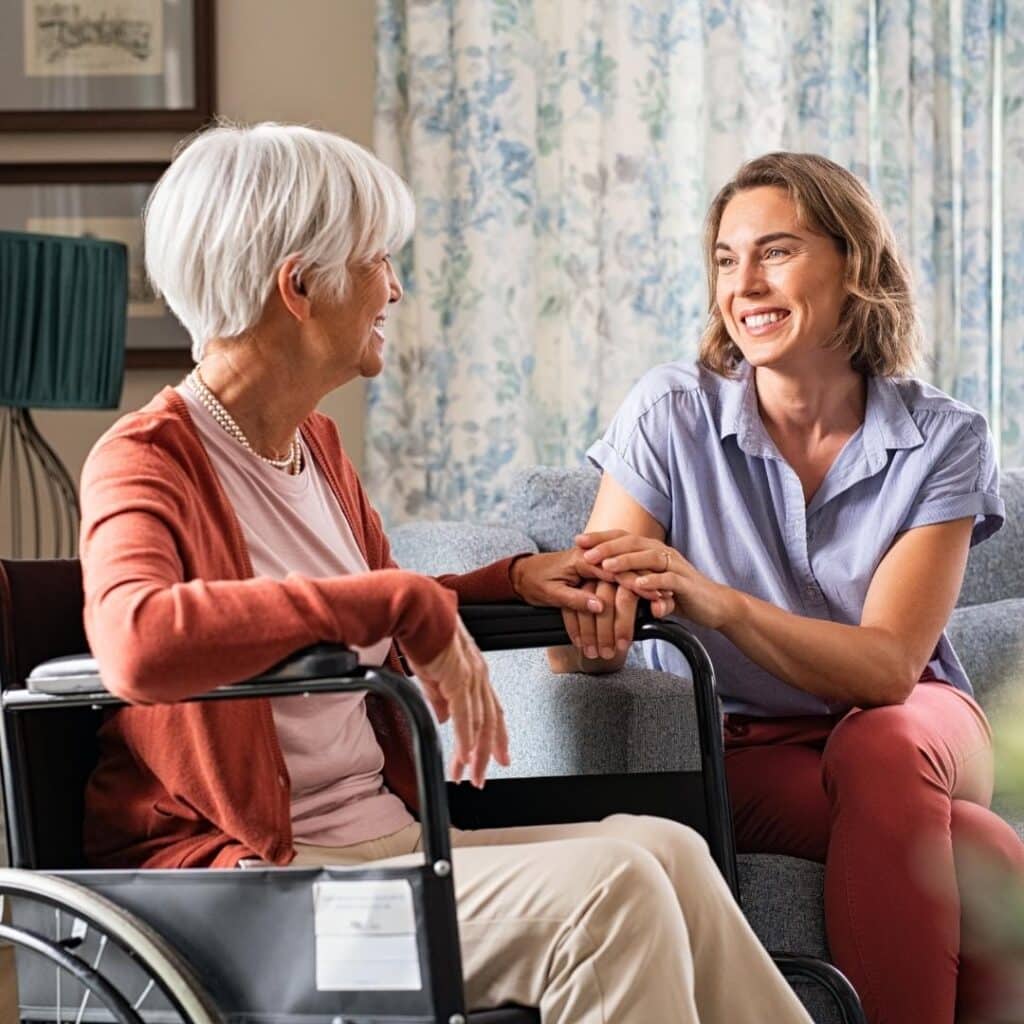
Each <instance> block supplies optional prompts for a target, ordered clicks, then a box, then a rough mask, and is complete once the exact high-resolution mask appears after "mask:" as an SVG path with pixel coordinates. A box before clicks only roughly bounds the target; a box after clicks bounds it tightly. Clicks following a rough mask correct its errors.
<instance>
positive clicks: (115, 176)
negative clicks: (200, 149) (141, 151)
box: [0, 161, 192, 370]
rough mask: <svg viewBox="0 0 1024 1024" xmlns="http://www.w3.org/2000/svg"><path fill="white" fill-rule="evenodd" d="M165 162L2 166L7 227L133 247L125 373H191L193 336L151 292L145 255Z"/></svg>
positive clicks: (1, 205)
mask: <svg viewBox="0 0 1024 1024" xmlns="http://www.w3.org/2000/svg"><path fill="white" fill-rule="evenodd" d="M166 169H167V163H166V161H137V162H133V163H84V164H74V163H36V164H0V228H3V229H8V230H14V231H39V232H41V233H43V234H65V233H67V234H82V233H84V232H83V231H82V228H83V227H84V228H85V229H86V230H88V231H90V232H95V234H96V235H97V236H98V237H111V238H114V239H115V240H117V241H121V242H124V243H125V244H126V245H127V246H128V263H129V278H130V281H129V305H128V332H127V334H128V339H127V348H126V350H125V368H126V369H130V370H151V369H188V368H189V367H190V366H191V365H192V356H191V354H190V344H191V342H190V339H189V336H188V332H187V331H186V330H185V328H184V327H182V326H181V324H180V323H178V321H177V320H176V319H175V317H174V315H173V314H172V313H171V312H170V311H169V310H167V309H166V308H164V307H163V306H162V304H161V303H160V302H159V300H158V299H156V298H155V296H153V295H152V294H151V293H150V292H148V285H147V283H146V281H145V275H144V271H143V257H142V251H141V224H142V209H143V206H144V204H145V201H146V197H147V196H148V195H149V192H150V191H151V189H152V186H153V185H154V184H155V183H156V181H157V179H158V178H159V177H160V175H161V174H163V172H164V171H165V170H166Z"/></svg>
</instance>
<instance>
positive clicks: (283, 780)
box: [277, 775, 288, 789]
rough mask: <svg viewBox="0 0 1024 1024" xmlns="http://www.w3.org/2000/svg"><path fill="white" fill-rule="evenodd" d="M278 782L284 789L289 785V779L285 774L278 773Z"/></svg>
mask: <svg viewBox="0 0 1024 1024" xmlns="http://www.w3.org/2000/svg"><path fill="white" fill-rule="evenodd" d="M277 784H278V785H279V786H280V787H281V788H282V789H284V788H285V786H287V785H288V780H287V779H286V778H285V777H284V776H283V775H278V777H277Z"/></svg>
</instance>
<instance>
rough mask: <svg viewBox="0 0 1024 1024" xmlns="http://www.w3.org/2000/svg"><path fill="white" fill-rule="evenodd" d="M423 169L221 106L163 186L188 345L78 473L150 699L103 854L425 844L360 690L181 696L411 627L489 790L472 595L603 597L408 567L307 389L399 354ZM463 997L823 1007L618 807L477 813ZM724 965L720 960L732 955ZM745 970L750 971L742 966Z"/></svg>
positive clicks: (169, 861) (116, 793) (568, 600)
mask: <svg viewBox="0 0 1024 1024" xmlns="http://www.w3.org/2000/svg"><path fill="white" fill-rule="evenodd" d="M411 223H412V207H411V201H410V198H409V195H408V192H407V190H406V188H405V186H404V185H403V184H402V182H401V181H400V180H399V179H398V178H397V177H396V176H395V175H394V174H393V173H392V172H391V171H389V170H388V169H387V168H386V167H384V166H383V165H382V164H380V163H379V162H378V161H377V160H375V159H374V158H373V157H372V156H370V155H369V154H368V153H366V152H365V151H363V150H362V149H360V148H359V147H358V146H356V145H354V144H353V143H351V142H348V141H346V140H345V139H342V138H338V137H337V136H334V135H329V134H326V133H323V132H317V131H313V130H311V129H307V128H299V127H285V126H279V125H258V126H256V127H253V128H248V129H246V128H234V127H219V128H216V129H213V130H211V131H209V132H206V133H204V134H202V135H200V136H198V137H197V138H196V139H195V140H194V141H193V142H192V143H191V144H190V145H189V146H188V147H187V148H185V149H184V151H183V152H181V153H180V154H179V155H178V156H177V158H176V159H175V161H174V162H173V163H172V165H171V167H170V169H169V170H168V171H167V173H166V174H165V175H164V177H163V178H162V179H161V181H160V182H159V183H158V185H157V186H156V189H155V191H154V193H153V196H152V198H151V200H150V203H149V206H148V209H147V214H146V250H147V259H148V268H149V273H150V276H151V278H152V280H153V283H154V285H155V286H156V288H157V289H158V290H159V291H160V292H161V293H162V294H163V296H164V297H165V298H166V300H167V302H168V304H169V305H170V306H171V308H172V309H173V310H174V312H175V314H176V315H177V316H178V317H179V318H180V319H181V321H182V322H183V323H184V324H185V326H186V327H187V328H188V330H189V332H190V334H191V336H192V338H193V352H194V355H195V358H196V361H197V366H196V368H195V369H194V370H193V372H192V373H190V374H189V376H188V377H187V378H186V380H185V381H184V382H182V384H180V385H179V386H178V387H176V388H167V389H165V390H164V391H163V392H161V393H160V394H159V395H157V396H156V397H155V398H154V399H153V400H152V401H151V402H150V403H149V404H148V405H147V406H146V407H145V408H143V409H141V410H139V411H138V412H135V413H132V414H130V415H128V416H126V417H125V418H124V419H122V420H121V421H120V422H119V423H117V424H116V425H115V426H114V427H113V428H112V429H111V430H110V431H109V432H108V433H107V434H106V435H105V436H104V437H103V438H102V439H101V440H100V441H99V443H98V444H97V445H96V447H95V449H94V450H93V452H92V453H91V455H90V457H89V460H88V463H87V465H86V468H85V472H84V477H83V485H82V504H83V520H84V522H83V534H82V561H83V569H84V574H85V588H86V609H85V615H86V628H87V631H88V635H89V640H90V643H91V644H92V647H93V650H94V652H95V655H96V657H97V658H98V660H99V663H100V666H101V670H102V672H103V676H104V680H105V681H106V683H107V684H108V686H109V687H110V688H111V689H112V690H113V691H114V692H115V693H118V694H119V695H121V696H122V697H124V698H126V699H127V700H128V701H129V702H131V703H132V704H133V705H150V706H134V707H129V708H126V709H124V710H121V711H118V712H117V713H116V714H114V715H113V716H112V717H111V718H110V719H109V720H108V721H107V723H106V724H105V726H104V728H103V731H102V736H101V755H100V761H99V766H98V767H97V769H96V772H95V774H94V776H93V778H92V780H91V784H90V786H89V790H88V794H87V837H86V838H87V849H88V853H89V856H90V858H91V860H92V861H93V863H95V864H97V865H101V866H107V867H123V866H143V867H145V866H153V867H158V866H159V867H173V866H182V867H200V866H215V867H232V866H234V865H236V864H238V863H239V861H242V860H244V859H247V858H256V859H259V860H262V861H265V862H269V863H272V864H280V865H284V864H304V865H311V864H323V863H333V864H337V863H341V864H359V863H365V862H368V861H377V860H382V859H392V860H393V859H394V858H403V857H406V858H410V857H413V856H415V855H416V851H417V850H418V849H419V843H420V826H419V824H418V823H417V822H416V820H415V818H414V816H413V813H412V811H411V809H410V808H411V806H412V804H411V800H412V794H413V787H412V785H411V782H412V773H411V759H410V752H409V750H408V749H407V747H406V745H405V743H404V742H403V739H402V737H403V733H402V732H401V731H400V730H399V729H397V728H396V727H395V723H393V722H389V721H388V720H387V715H386V709H383V708H378V707H375V706H371V703H370V702H369V701H367V700H366V699H364V697H362V696H358V695H335V696H319V697H313V698H310V699H308V700H296V699H288V698H280V699H275V700H252V701H246V702H244V703H239V702H231V703H226V702H225V703H222V702H213V703H174V702H175V701H177V700H179V699H180V698H183V697H187V696H189V695H191V694H198V693H202V692H203V691H204V690H208V689H210V688H212V687H215V686H218V685H220V684H223V683H228V682H231V681H233V680H237V679H239V678H243V677H245V676H248V675H251V674H253V673H256V672H259V671H260V670H262V669H265V668H267V667H268V666H269V665H271V664H273V663H274V662H276V661H278V660H279V659H280V658H282V657H284V656H285V655H287V654H288V653H289V652H291V651H294V650H295V649H296V648H299V647H302V646H304V645H306V644H310V643H314V642H317V641H328V642H333V643H343V644H347V645H349V646H351V647H354V648H356V649H357V650H358V651H359V652H360V655H361V657H362V658H363V660H364V661H365V662H367V663H371V664H381V663H382V662H383V663H387V664H388V665H390V666H391V667H392V668H395V669H397V668H398V661H397V659H396V654H395V645H398V646H400V647H401V649H402V650H403V652H404V653H405V655H406V657H407V658H408V661H409V663H410V665H411V666H412V667H413V668H414V670H415V672H416V674H417V676H418V677H419V678H420V680H421V682H422V684H423V687H424V691H425V693H426V696H427V699H428V700H429V701H430V703H431V704H432V706H433V707H434V709H435V711H436V712H437V714H438V717H439V718H440V719H442V720H444V719H446V718H447V717H449V715H450V716H451V718H452V720H453V724H454V731H455V737H456V745H455V755H454V765H453V771H454V774H455V775H456V777H458V776H459V775H460V774H461V773H462V771H463V769H464V768H466V767H468V768H469V770H470V774H471V777H472V779H473V780H474V782H475V783H476V784H477V785H481V784H482V783H483V779H484V773H485V770H486V766H487V763H488V760H489V758H490V757H492V756H493V757H494V758H495V759H496V760H497V761H499V762H501V763H507V762H508V741H507V738H506V735H505V727H504V724H503V720H502V714H501V708H500V704H499V701H498V698H497V696H496V694H495V693H494V691H493V690H492V689H491V686H490V683H489V681H488V677H487V669H486V665H485V663H484V661H483V659H482V657H481V655H480V653H479V651H478V650H477V649H476V647H475V646H474V644H473V641H472V640H471V638H470V637H469V636H468V634H467V633H466V631H465V629H464V628H463V627H462V625H461V624H460V621H459V618H458V614H457V607H456V605H457V602H458V601H459V600H473V601H481V600H488V599H491V600H498V599H514V598H516V597H521V598H523V599H525V600H528V601H532V602H536V603H551V604H561V605H563V606H570V607H573V608H576V609H579V610H585V609H586V608H587V607H588V605H589V606H590V607H595V606H596V607H598V608H599V605H594V604H590V603H591V602H596V600H597V599H595V598H594V597H592V596H591V595H588V594H587V593H586V592H584V591H582V590H580V589H578V588H577V585H578V584H579V582H580V579H581V574H585V573H586V563H585V562H584V561H583V560H582V558H581V557H580V555H579V553H578V552H577V553H575V554H574V553H571V552H570V553H566V554H554V555H546V556H532V557H523V558H518V559H514V560H512V559H510V560H507V561H504V562H499V563H497V564H495V565H491V566H488V567H486V568H484V569H481V570H478V571H477V572H474V573H470V574H468V575H465V576H453V577H442V578H440V579H437V580H435V579H429V578H427V577H424V576H419V575H416V574H414V573H411V572H403V571H402V570H401V569H399V568H398V567H397V566H396V565H395V563H394V561H393V560H392V559H391V556H390V554H389V552H388V543H387V539H386V537H385V536H384V534H383V532H382V530H381V525H380V520H379V519H378V517H377V515H376V513H375V512H374V511H373V508H372V507H371V505H370V503H369V501H368V499H367V497H366V495H365V493H364V492H363V490H362V488H361V486H360V483H359V480H358V478H357V476H356V474H355V471H354V470H353V468H352V465H351V463H350V462H349V461H348V459H347V458H346V456H345V454H344V452H343V450H342V447H341V443H340V441H339V438H338V434H337V431H336V429H335V427H334V425H333V423H331V421H330V420H328V419H327V418H326V417H324V416H322V415H320V414H318V413H316V411H315V409H316V405H317V403H318V402H319V401H320V399H321V398H323V397H324V395H326V394H327V393H328V392H330V391H332V390H334V389H335V388H337V387H339V386H341V385H342V384H344V383H346V382H347V381H350V380H353V379H355V378H357V377H372V376H374V375H376V374H378V373H380V372H381V369H382V366H383V351H384V335H383V330H382V329H383V325H384V322H385V319H386V316H387V309H388V306H389V305H390V304H391V303H394V302H397V301H398V300H399V299H400V298H401V295H402V289H401V286H400V284H399V282H398V279H397V278H396V276H395V272H394V269H393V268H392V265H391V261H390V258H389V255H388V253H389V250H391V249H393V248H395V247H397V246H399V245H401V244H402V243H403V242H404V241H405V240H406V238H407V237H408V235H409V232H410V228H411ZM453 845H454V846H456V847H457V849H456V851H455V855H454V867H455V872H454V874H455V880H456V890H457V898H458V904H459V917H460V923H461V935H462V943H463V962H464V965H465V974H466V985H467V998H468V999H469V1001H470V1003H471V1005H475V1006H480V1007H483V1006H494V1005H498V1004H501V1003H504V1002H517V1003H522V1004H528V1005H536V1006H539V1007H540V1008H541V1012H542V1015H543V1017H544V1020H545V1021H549V1022H565V1024H569V1022H573V1024H584V1022H587V1024H589V1022H594V1024H598V1022H605V1021H614V1022H615V1024H626V1022H633V1021H635V1022H637V1024H640V1022H643V1024H649V1022H651V1021H659V1022H661V1021H664V1022H670V1021H678V1022H688V1024H689V1022H696V1021H698V1020H700V1021H705V1022H708V1021H718V1022H726V1021H728V1022H729V1024H735V1022H750V1024H753V1022H755V1021H763V1020H772V1021H802V1022H806V1021H807V1020H808V1018H807V1016H806V1014H805V1013H804V1012H803V1010H802V1008H801V1007H800V1004H799V1003H798V1002H797V1001H796V999H795V997H794V996H793V995H792V993H791V992H790V991H789V989H788V988H787V986H786V984H785V982H784V981H783V979H782V978H781V976H780V975H779V974H778V973H777V972H776V971H775V969H774V967H773V965H772V963H771V961H770V959H769V958H768V956H767V955H766V954H765V952H764V951H763V950H762V949H761V947H760V946H759V945H758V943H757V940H756V939H755V937H754V936H753V934H752V932H751V931H750V929H749V928H748V926H747V925H746V923H745V921H744V919H743V917H742V915H741V914H740V912H739V909H738V908H737V906H736V905H735V903H734V902H733V900H732V899H731V897H730V894H729V892H728V889H727V888H726V886H725V885H724V883H723V881H722V879H721V877H720V876H719V874H718V872H717V871H716V869H715V866H714V864H713V863H712V861H711V860H710V859H709V856H708V853H707V849H706V846H705V845H704V843H703V841H702V840H701V839H699V837H696V836H695V835H694V833H692V832H691V831H690V830H688V829H686V828H684V827H683V826H681V825H678V824H675V823H673V822H667V821H661V820H658V819H652V818H631V817H628V816H625V815H621V816H616V817H613V818H610V819H608V820H606V821H604V822H599V823H594V824H585V825H572V826H561V827H551V828H527V829H509V830H498V831H489V832H471V833H459V832H456V833H455V834H454V836H453ZM722 964H728V965H729V968H730V970H729V972H728V974H726V972H724V971H722V970H721V965H722ZM737 971H741V972H742V977H743V978H744V984H743V985H742V986H739V985H734V984H729V983H728V981H727V980H726V979H727V978H728V977H729V976H735V974H736V972H737Z"/></svg>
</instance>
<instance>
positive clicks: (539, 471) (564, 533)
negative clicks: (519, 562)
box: [499, 466, 601, 551]
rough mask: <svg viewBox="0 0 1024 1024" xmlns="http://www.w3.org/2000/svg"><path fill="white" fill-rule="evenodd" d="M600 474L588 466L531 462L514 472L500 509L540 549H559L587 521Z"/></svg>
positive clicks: (571, 539)
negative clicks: (571, 466) (526, 466)
mask: <svg viewBox="0 0 1024 1024" xmlns="http://www.w3.org/2000/svg"><path fill="white" fill-rule="evenodd" d="M600 482H601V474H600V473H599V472H598V471H597V470H596V469H594V468H593V467H591V466H581V467H578V468H574V469H561V468H558V467H555V466H533V467H531V468H530V469H524V470H521V471H520V472H518V473H516V475H515V476H514V477H513V478H512V483H511V485H510V487H509V491H508V496H507V498H506V499H505V502H504V503H503V505H502V506H501V508H500V510H499V512H500V515H501V516H502V521H503V522H507V523H508V524H509V525H510V526H514V527H516V528H517V529H519V530H522V531H523V532H524V533H528V534H529V535H530V536H531V537H532V538H533V539H534V540H535V541H536V542H537V546H538V547H539V548H540V550H541V551H562V550H564V549H565V548H570V547H572V545H573V538H574V537H575V536H576V534H577V533H579V532H580V531H581V530H582V529H583V528H584V527H585V526H586V524H587V517H588V516H589V515H590V510H591V508H592V507H593V505H594V498H596V497H597V485H598V484H599V483H600Z"/></svg>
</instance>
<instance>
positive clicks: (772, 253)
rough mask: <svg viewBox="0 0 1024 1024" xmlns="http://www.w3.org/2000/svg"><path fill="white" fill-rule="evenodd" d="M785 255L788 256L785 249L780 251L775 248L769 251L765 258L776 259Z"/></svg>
mask: <svg viewBox="0 0 1024 1024" xmlns="http://www.w3.org/2000/svg"><path fill="white" fill-rule="evenodd" d="M785 255H787V253H786V250H785V249H778V248H774V247H773V248H771V249H769V250H768V251H767V252H766V253H765V256H767V257H768V259H774V258H775V257H776V256H785Z"/></svg>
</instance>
